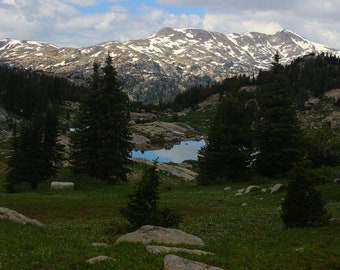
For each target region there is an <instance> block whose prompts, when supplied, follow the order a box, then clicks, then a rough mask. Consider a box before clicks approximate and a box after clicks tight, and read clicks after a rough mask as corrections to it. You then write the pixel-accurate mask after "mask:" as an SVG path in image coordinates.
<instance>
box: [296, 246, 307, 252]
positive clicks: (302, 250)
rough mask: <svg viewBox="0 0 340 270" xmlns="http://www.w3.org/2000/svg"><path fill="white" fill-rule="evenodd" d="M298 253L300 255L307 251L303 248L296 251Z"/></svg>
mask: <svg viewBox="0 0 340 270" xmlns="http://www.w3.org/2000/svg"><path fill="white" fill-rule="evenodd" d="M295 251H296V252H298V253H303V252H304V251H305V249H304V248H303V247H299V248H297V249H295Z"/></svg>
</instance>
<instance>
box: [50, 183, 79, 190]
mask: <svg viewBox="0 0 340 270" xmlns="http://www.w3.org/2000/svg"><path fill="white" fill-rule="evenodd" d="M51 189H74V183H73V182H52V183H51Z"/></svg>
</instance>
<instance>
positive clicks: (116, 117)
mask: <svg viewBox="0 0 340 270" xmlns="http://www.w3.org/2000/svg"><path fill="white" fill-rule="evenodd" d="M93 71H94V72H93V75H92V79H91V84H90V88H91V89H90V93H89V94H88V95H86V97H85V98H84V100H83V101H82V103H81V106H80V112H79V114H78V117H77V120H76V122H75V129H76V131H75V132H74V134H72V136H71V142H72V144H71V150H72V151H71V164H72V166H73V169H74V171H75V173H81V174H86V175H88V176H92V177H96V178H100V179H102V180H106V181H107V182H109V183H116V182H122V181H126V180H127V176H126V174H127V172H128V169H127V164H128V163H129V156H130V152H131V143H130V131H129V111H128V97H127V95H126V93H125V92H124V91H123V89H122V86H121V83H120V82H119V81H118V79H117V72H116V70H115V69H114V67H113V63H112V58H111V57H110V56H108V57H107V58H106V62H105V65H104V67H102V68H101V67H100V66H99V64H98V63H95V64H94V65H93Z"/></svg>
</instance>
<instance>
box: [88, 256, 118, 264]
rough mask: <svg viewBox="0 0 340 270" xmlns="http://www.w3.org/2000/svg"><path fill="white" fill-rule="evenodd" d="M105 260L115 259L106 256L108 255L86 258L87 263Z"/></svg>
mask: <svg viewBox="0 0 340 270" xmlns="http://www.w3.org/2000/svg"><path fill="white" fill-rule="evenodd" d="M106 261H115V259H113V258H111V257H108V256H97V257H94V258H91V259H88V260H86V262H87V263H88V264H95V263H99V262H106Z"/></svg>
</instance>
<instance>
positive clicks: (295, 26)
mask: <svg viewBox="0 0 340 270" xmlns="http://www.w3.org/2000/svg"><path fill="white" fill-rule="evenodd" d="M339 14H340V1H339V0H284V1H282V0H147V1H139V0H0V39H3V38H13V39H19V40H39V41H46V42H51V43H53V44H55V45H58V46H70V47H86V46H92V45H95V44H97V43H100V42H104V41H120V42H124V41H128V40H133V39H141V38H147V37H148V36H150V35H152V34H154V33H156V32H157V31H159V30H160V29H161V28H163V27H171V28H198V29H204V30H209V31H216V32H221V33H224V34H230V33H246V32H261V33H266V34H273V33H275V32H277V31H280V30H283V29H288V30H291V31H293V32H295V33H297V34H299V35H301V36H303V37H304V38H307V39H309V40H312V41H315V42H319V43H322V44H324V45H327V46H329V47H332V48H337V49H340V17H339Z"/></svg>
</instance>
